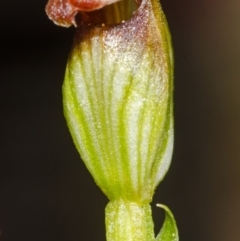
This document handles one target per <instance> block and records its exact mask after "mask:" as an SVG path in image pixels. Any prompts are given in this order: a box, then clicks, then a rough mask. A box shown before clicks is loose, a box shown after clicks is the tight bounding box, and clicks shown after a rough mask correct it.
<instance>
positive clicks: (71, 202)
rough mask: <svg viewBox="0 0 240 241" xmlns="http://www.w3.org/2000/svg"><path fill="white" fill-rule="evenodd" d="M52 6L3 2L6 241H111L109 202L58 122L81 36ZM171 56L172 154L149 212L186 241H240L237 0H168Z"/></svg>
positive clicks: (0, 214)
mask: <svg viewBox="0 0 240 241" xmlns="http://www.w3.org/2000/svg"><path fill="white" fill-rule="evenodd" d="M46 2H47V1H46V0H35V1H32V0H24V1H19V0H12V1H1V2H0V51H1V52H0V61H1V63H0V83H1V85H0V91H1V95H0V106H1V114H0V240H1V241H40V240H41V241H42V240H45V241H56V240H58V241H79V240H85V241H93V240H98V241H104V240H105V231H104V207H105V205H106V204H107V199H106V198H105V196H104V195H103V194H102V193H101V192H100V190H99V189H98V187H97V186H96V185H95V184H94V182H93V180H92V178H91V176H90V174H89V173H88V172H87V170H86V168H85V166H84V165H83V163H82V162H81V161H80V158H79V155H78V153H77V151H76V150H75V147H74V145H73V143H72V140H71V138H70V135H69V133H68V130H67V127H66V123H65V120H64V118H63V114H62V101H61V98H62V97H61V85H62V80H63V76H64V69H65V65H66V60H67V55H68V52H69V50H70V47H71V43H72V39H73V35H74V28H70V29H64V28H60V27H57V26H55V25H54V24H53V23H52V22H51V21H49V20H48V18H47V16H46V15H45V12H44V7H45V4H46ZM162 5H163V9H164V11H165V13H166V15H167V18H168V21H169V25H170V29H171V32H172V37H173V46H174V52H175V150H174V156H173V162H172V166H171V168H170V171H169V173H168V174H167V176H166V178H165V179H164V181H163V182H162V183H161V185H160V186H159V187H158V189H157V191H156V194H155V196H154V200H153V203H152V206H153V213H154V219H155V224H156V228H157V230H158V229H160V226H161V225H162V223H161V222H162V219H163V211H161V210H160V209H157V208H156V207H155V204H156V203H157V202H158V203H164V204H167V205H168V206H169V207H170V208H171V210H172V211H173V213H174V215H175V217H176V220H177V223H178V227H179V232H180V239H181V240H182V241H183V240H184V241H193V240H194V241H213V240H218V241H229V240H230V241H239V240H240V228H239V227H240V28H239V26H240V14H239V12H240V1H239V0H229V1H217V0H212V1H209V0H202V1H198V0H181V1H177V0H162Z"/></svg>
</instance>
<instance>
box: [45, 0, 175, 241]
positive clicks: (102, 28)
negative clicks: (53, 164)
mask: <svg viewBox="0 0 240 241" xmlns="http://www.w3.org/2000/svg"><path fill="white" fill-rule="evenodd" d="M51 1H58V2H59V3H60V4H63V3H64V4H65V5H66V4H67V5H68V8H67V11H65V8H61V11H63V12H64V15H61V14H60V15H59V14H56V13H59V11H58V10H59V9H58V8H54V13H53V14H50V17H51V18H52V19H53V21H55V22H56V23H57V24H60V25H64V26H69V25H70V24H76V25H77V26H78V28H77V33H76V36H75V40H74V45H73V48H72V51H71V53H70V55H69V60H68V64H67V69H66V75H65V80H64V85H63V101H64V114H65V117H66V120H67V124H68V127H69V129H70V132H71V135H72V137H73V140H74V143H75V145H76V147H77V150H78V151H79V153H80V155H81V157H82V160H83V161H84V163H85V164H86V167H87V168H88V170H89V171H90V173H91V174H92V176H93V178H94V180H95V182H96V183H97V185H98V186H99V187H100V188H101V190H102V191H103V192H104V193H105V194H106V196H107V197H108V198H109V199H110V203H109V204H108V206H107V208H106V227H107V239H108V240H109V241H120V240H121V241H137V240H138V241H151V240H155V238H154V232H153V222H152V218H151V208H150V206H149V203H150V202H151V200H152V196H153V193H154V190H155V188H156V186H157V185H158V184H159V182H160V181H161V180H162V179H163V177H164V175H165V174H166V172H167V170H168V168H169V165H170V161H171V156H172V149H173V118H172V112H173V107H172V90H173V85H172V78H173V60H172V48H171V40H170V35H169V31H168V26H167V23H166V20H165V16H164V14H163V12H162V10H161V7H160V4H159V2H158V0H142V2H141V3H137V4H136V6H135V8H136V11H135V12H134V13H133V14H132V16H131V14H130V13H132V11H133V9H134V4H130V3H129V2H128V1H127V0H123V1H121V2H117V3H115V4H113V5H109V6H107V7H104V8H103V9H101V10H97V11H94V12H84V13H83V12H81V13H80V15H78V17H77V21H76V22H75V18H74V17H75V15H76V8H75V7H76V6H81V8H79V9H78V10H80V11H81V10H82V9H84V8H86V6H85V3H84V2H81V1H79V0H78V1H73V0H71V1H69V0H63V1H62V0H51ZM72 2H75V3H76V4H75V5H76V6H75V5H74V6H73V5H71V3H72ZM95 2H98V1H95ZM100 2H101V4H98V5H97V6H102V5H107V4H109V3H111V2H114V1H106V0H101V1H100ZM65 5H64V6H65ZM90 5H91V4H90ZM90 5H88V6H87V7H88V8H89V6H90ZM51 6H52V5H51V4H50V5H48V8H47V12H48V10H49V9H50V12H51V11H52V10H51ZM54 6H56V5H54ZM61 6H62V5H61ZM69 6H70V7H69ZM91 6H93V5H91ZM91 6H90V7H91ZM94 6H95V5H94ZM97 8H99V7H96V9H97ZM116 23H117V24H116ZM161 207H163V208H164V209H165V211H166V220H165V223H164V226H163V229H162V231H161V233H160V234H159V236H158V237H157V239H156V240H158V241H160V240H164V241H170V240H171V241H173V240H174V241H177V240H178V238H177V229H176V225H175V221H174V219H173V216H172V214H171V212H170V211H169V210H168V209H167V208H166V207H165V206H161Z"/></svg>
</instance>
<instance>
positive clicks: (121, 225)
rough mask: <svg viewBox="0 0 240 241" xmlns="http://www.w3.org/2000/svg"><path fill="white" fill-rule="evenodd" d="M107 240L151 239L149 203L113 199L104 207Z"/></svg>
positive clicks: (133, 240) (145, 240) (152, 232)
mask: <svg viewBox="0 0 240 241" xmlns="http://www.w3.org/2000/svg"><path fill="white" fill-rule="evenodd" d="M105 212H106V235H107V241H137V240H138V241H153V240H155V238H154V230H153V221H152V211H151V207H150V205H149V204H138V203H135V202H129V201H124V200H115V201H111V202H109V203H108V205H107V207H106V210H105Z"/></svg>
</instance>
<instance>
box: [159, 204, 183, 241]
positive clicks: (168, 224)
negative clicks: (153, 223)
mask: <svg viewBox="0 0 240 241" xmlns="http://www.w3.org/2000/svg"><path fill="white" fill-rule="evenodd" d="M157 207H160V208H163V209H164V210H165V220H164V223H163V227H162V229H161V230H160V233H159V234H158V236H157V238H156V241H178V240H179V238H178V230H177V225H176V222H175V219H174V217H173V214H172V212H171V211H170V210H169V208H168V207H166V206H165V205H162V204H157Z"/></svg>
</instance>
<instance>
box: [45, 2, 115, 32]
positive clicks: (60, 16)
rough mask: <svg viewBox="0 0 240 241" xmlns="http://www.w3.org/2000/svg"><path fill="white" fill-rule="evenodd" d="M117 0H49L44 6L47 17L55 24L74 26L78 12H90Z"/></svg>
mask: <svg viewBox="0 0 240 241" xmlns="http://www.w3.org/2000/svg"><path fill="white" fill-rule="evenodd" d="M117 1H119V0H49V1H48V3H47V6H46V13H47V15H48V17H49V18H50V19H51V20H52V21H53V22H54V23H55V24H57V25H60V26H63V27H69V26H71V25H72V24H73V25H74V26H76V23H75V16H76V14H77V13H78V12H90V11H94V10H97V9H100V8H102V7H104V6H106V5H109V4H111V3H114V2H117Z"/></svg>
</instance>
